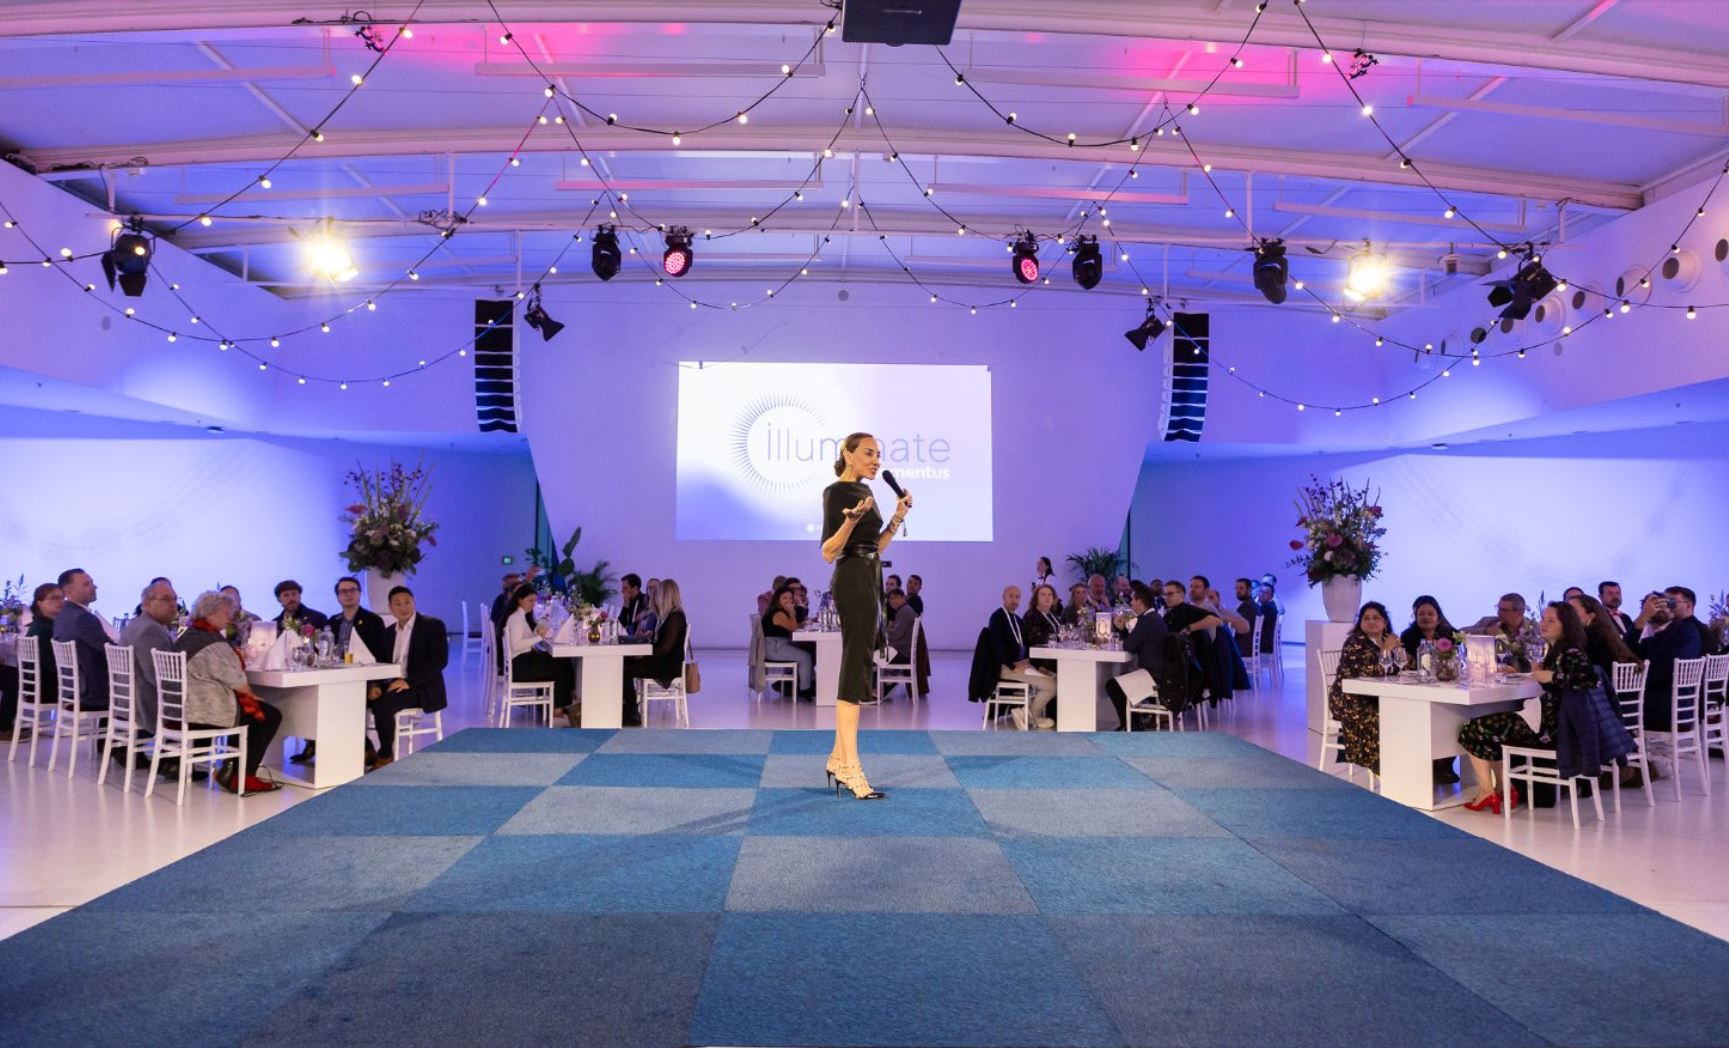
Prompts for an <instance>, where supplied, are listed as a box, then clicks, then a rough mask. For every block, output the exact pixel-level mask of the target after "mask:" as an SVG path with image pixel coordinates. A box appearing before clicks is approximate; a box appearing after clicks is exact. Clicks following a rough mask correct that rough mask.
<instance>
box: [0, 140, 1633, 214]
mask: <svg viewBox="0 0 1729 1048" xmlns="http://www.w3.org/2000/svg"><path fill="white" fill-rule="evenodd" d="M833 133H834V131H833V129H832V128H821V127H803V128H798V127H781V128H756V127H739V126H734V127H727V128H721V129H717V130H715V131H711V132H709V133H707V134H705V135H703V136H702V139H701V145H702V147H703V149H694V148H688V147H687V148H685V149H682V150H674V151H670V152H672V154H673V155H676V156H702V155H703V154H704V151H705V150H706V151H721V152H726V153H733V154H739V153H767V154H775V155H783V156H784V155H789V154H790V155H795V156H809V155H812V154H811V153H810V151H809V150H810V145H811V143H812V142H826V141H828V139H829V137H830V136H832V135H833ZM521 135H522V132H521V130H520V129H517V128H505V127H497V128H445V129H441V130H438V131H423V130H418V129H416V130H405V129H370V130H368V129H348V130H342V129H337V130H334V131H332V132H327V137H326V140H325V141H324V142H322V143H318V144H317V145H316V146H311V145H309V146H308V148H306V149H304V150H303V151H302V155H303V156H305V157H306V158H307V159H308V160H312V159H329V158H332V157H342V158H358V157H385V156H420V155H425V154H428V153H453V154H472V153H492V154H496V155H499V156H505V155H509V153H510V152H511V151H512V150H513V149H514V148H515V147H516V145H517V142H518V141H519V140H520V139H521ZM893 135H894V142H895V147H896V148H897V149H898V150H900V152H901V153H903V154H905V155H907V156H936V157H951V158H952V157H970V158H976V159H1017V160H1049V161H1070V162H1075V161H1078V162H1081V163H1088V164H1097V163H1100V162H1101V161H1104V162H1106V163H1109V162H1111V159H1110V156H1109V154H1107V153H1106V152H1105V151H1101V150H1096V149H1075V148H1072V147H1067V146H1062V145H1057V144H1055V143H1049V142H1043V141H1040V140H1036V139H1029V138H1028V137H1027V136H1024V135H1014V136H1009V135H1005V134H1003V133H1001V132H994V131H993V132H978V131H954V130H941V129H938V130H931V129H919V130H914V129H910V128H908V129H902V130H896V131H894V132H893ZM580 137H581V140H582V143H583V146H584V148H585V149H587V150H588V151H589V152H590V154H596V153H605V154H613V153H629V152H647V153H667V152H669V150H668V145H669V143H668V142H666V141H665V140H664V139H662V138H661V137H660V136H655V135H643V134H639V133H635V132H631V131H626V130H624V129H622V128H610V127H594V128H590V129H588V130H587V131H584V132H582V133H581V136H580ZM295 141H297V139H296V138H294V137H292V136H288V135H279V134H278V135H263V136H256V137H249V138H213V139H201V140H192V141H181V142H157V143H151V144H138V143H132V144H127V145H120V146H72V147H61V148H52V149H35V150H29V151H27V152H26V153H24V154H23V159H25V160H26V161H28V162H29V163H30V164H31V165H33V166H34V167H35V169H36V170H37V171H39V172H53V171H57V170H66V169H69V168H83V169H91V170H94V169H97V168H102V167H138V166H152V167H178V166H189V165H201V164H238V165H249V164H259V163H266V162H269V161H270V160H273V159H275V158H277V157H280V156H282V155H283V154H284V153H285V152H286V151H287V150H288V148H289V147H291V146H293V145H294V144H295ZM883 148H884V146H883V139H882V137H881V136H880V135H877V134H875V133H873V132H871V131H861V130H848V131H845V132H843V133H842V134H841V137H840V139H839V141H837V142H836V143H835V146H834V149H835V152H836V153H841V152H849V153H857V154H861V155H875V156H882V155H883ZM523 149H524V151H526V152H553V153H559V152H569V151H570V141H569V139H568V138H567V137H566V136H564V135H561V134H560V135H555V134H536V135H531V136H529V139H528V141H527V143H526V144H524V145H523ZM1134 156H1138V157H1139V158H1140V160H1139V162H1140V165H1141V166H1143V167H1147V166H1152V167H1167V168H1178V169H1186V168H1191V167H1193V165H1194V160H1193V158H1192V157H1191V156H1190V155H1189V152H1188V150H1187V148H1185V147H1184V146H1183V144H1182V143H1180V142H1172V141H1169V140H1168V139H1150V140H1147V141H1144V142H1142V143H1141V149H1140V152H1139V153H1138V154H1137V153H1131V152H1130V151H1129V149H1128V147H1126V146H1125V147H1123V149H1122V150H1121V152H1120V154H1118V156H1117V159H1118V160H1119V161H1120V162H1121V163H1124V164H1127V163H1128V162H1129V161H1130V159H1131V157H1134ZM1206 159H1207V161H1208V162H1209V163H1211V164H1212V165H1213V166H1214V168H1215V169H1217V170H1224V171H1246V172H1254V173H1259V174H1273V175H1286V176H1297V177H1304V178H1316V179H1325V180H1329V181H1338V180H1345V181H1353V182H1371V183H1379V184H1384V185H1398V186H1422V185H1423V181H1422V179H1421V178H1420V177H1419V176H1418V175H1417V173H1416V172H1414V171H1406V170H1401V169H1400V168H1399V166H1398V164H1397V163H1393V162H1388V161H1385V160H1383V159H1382V158H1380V157H1376V156H1368V155H1353V154H1343V153H1316V152H1312V151H1308V150H1301V149H1279V148H1265V147H1252V146H1231V145H1222V144H1208V145H1207V147H1206ZM140 160H142V161H144V163H143V164H142V165H140V164H139V161H140ZM1422 170H1423V174H1425V175H1426V176H1427V177H1428V178H1429V180H1430V181H1431V182H1433V183H1434V184H1435V185H1437V186H1439V187H1441V188H1442V189H1448V190H1455V191H1461V192H1472V193H1483V194H1487V195H1492V196H1512V197H1525V198H1528V199H1531V200H1539V201H1549V202H1556V201H1560V200H1572V201H1576V202H1578V203H1582V204H1587V205H1590V206H1594V207H1602V208H1609V209H1615V210H1633V209H1635V208H1638V207H1639V206H1641V205H1642V204H1643V202H1644V199H1643V197H1642V195H1641V194H1640V192H1639V190H1638V188H1637V187H1635V186H1630V185H1623V184H1620V183H1615V182H1603V181H1598V180H1592V179H1579V178H1561V177H1552V176H1547V175H1539V174H1527V173H1520V172H1516V171H1507V170H1501V169H1495V168H1483V167H1472V166H1468V165H1461V164H1446V163H1441V162H1438V161H1425V162H1424V163H1423V165H1422ZM598 184H599V183H598V182H597V183H596V185H597V186H598ZM245 199H246V198H242V200H243V201H245ZM257 199H264V196H263V195H262V193H261V195H260V196H259V197H258V198H257ZM243 206H244V205H243Z"/></svg>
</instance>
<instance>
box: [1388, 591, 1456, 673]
mask: <svg viewBox="0 0 1729 1048" xmlns="http://www.w3.org/2000/svg"><path fill="white" fill-rule="evenodd" d="M1454 632H1455V631H1454V629H1453V624H1452V623H1450V622H1448V621H1447V616H1446V614H1445V613H1444V612H1442V611H1441V605H1440V603H1439V602H1437V601H1436V600H1435V598H1434V597H1431V596H1429V595H1428V594H1427V593H1425V594H1423V595H1422V596H1421V597H1418V598H1417V599H1416V600H1414V601H1412V602H1411V624H1410V625H1409V626H1406V627H1405V632H1403V633H1401V634H1399V642H1400V643H1401V644H1403V645H1404V646H1405V654H1406V655H1408V656H1410V657H1411V659H1412V660H1413V661H1414V660H1415V659H1416V658H1417V649H1418V648H1420V647H1422V645H1423V642H1424V641H1428V642H1429V643H1431V644H1433V643H1434V642H1435V641H1437V640H1440V639H1441V638H1442V637H1451V636H1452V635H1453V633H1454Z"/></svg>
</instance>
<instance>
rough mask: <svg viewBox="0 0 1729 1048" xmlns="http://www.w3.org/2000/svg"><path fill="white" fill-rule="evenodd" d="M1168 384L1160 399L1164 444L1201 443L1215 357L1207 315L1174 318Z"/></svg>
mask: <svg viewBox="0 0 1729 1048" xmlns="http://www.w3.org/2000/svg"><path fill="white" fill-rule="evenodd" d="M1165 344H1166V345H1167V346H1169V347H1170V349H1169V351H1168V353H1167V356H1166V358H1165V382H1164V390H1163V394H1162V396H1161V397H1160V398H1159V430H1160V433H1161V435H1162V437H1163V439H1164V440H1166V441H1172V440H1186V441H1189V442H1190V443H1194V442H1196V441H1199V440H1200V439H1201V430H1202V429H1203V428H1204V427H1205V426H1206V424H1207V376H1208V371H1209V365H1210V363H1211V357H1212V320H1211V318H1210V317H1209V316H1208V315H1207V314H1206V313H1175V314H1172V316H1171V338H1170V340H1169V341H1168V342H1166V343H1165Z"/></svg>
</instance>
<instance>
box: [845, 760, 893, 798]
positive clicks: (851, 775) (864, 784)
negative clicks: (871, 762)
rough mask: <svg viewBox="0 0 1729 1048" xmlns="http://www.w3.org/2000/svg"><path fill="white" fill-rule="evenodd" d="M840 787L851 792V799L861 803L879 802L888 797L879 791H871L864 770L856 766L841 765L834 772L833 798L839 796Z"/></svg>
mask: <svg viewBox="0 0 1729 1048" xmlns="http://www.w3.org/2000/svg"><path fill="white" fill-rule="evenodd" d="M842 786H845V787H846V788H847V789H848V790H850V791H852V795H853V797H854V798H855V799H857V800H861V801H880V800H882V799H883V798H885V797H887V796H888V794H886V793H884V792H882V791H881V790H873V789H871V784H870V780H869V779H866V778H865V773H864V769H863V768H861V767H859V766H858V765H856V764H843V765H841V766H840V767H839V768H837V769H836V770H835V796H837V797H838V796H840V788H841V787H842Z"/></svg>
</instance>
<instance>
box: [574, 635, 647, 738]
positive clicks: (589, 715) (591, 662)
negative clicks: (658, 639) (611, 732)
mask: <svg viewBox="0 0 1729 1048" xmlns="http://www.w3.org/2000/svg"><path fill="white" fill-rule="evenodd" d="M653 653H654V645H652V644H554V645H553V646H552V654H553V656H554V657H555V658H561V659H570V658H574V659H581V660H582V667H581V668H580V669H579V670H578V671H577V676H578V677H580V678H581V684H582V726H583V727H584V728H622V727H624V660H625V659H626V658H628V657H629V656H632V655H652V654H653Z"/></svg>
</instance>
